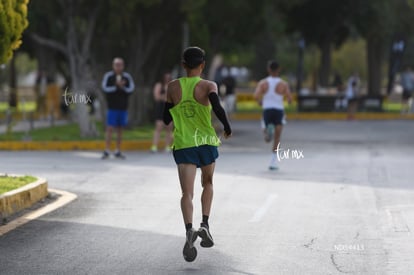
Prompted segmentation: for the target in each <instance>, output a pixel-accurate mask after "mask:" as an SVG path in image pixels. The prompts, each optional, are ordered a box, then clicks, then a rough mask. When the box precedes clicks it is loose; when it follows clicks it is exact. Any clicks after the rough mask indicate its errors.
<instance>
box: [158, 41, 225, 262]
mask: <svg viewBox="0 0 414 275" xmlns="http://www.w3.org/2000/svg"><path fill="white" fill-rule="evenodd" d="M182 65H183V67H184V69H185V71H186V74H187V77H182V78H179V79H176V80H173V81H171V82H170V83H169V84H168V88H167V102H166V103H165V108H164V123H165V124H167V125H168V124H169V123H170V122H171V121H174V127H175V128H174V144H173V155H174V159H175V162H176V163H177V167H178V177H179V179H180V185H181V190H182V197H181V211H182V214H183V218H184V224H185V229H186V242H185V245H184V249H183V256H184V259H185V260H186V261H188V262H191V261H194V260H195V258H196V257H197V250H196V248H195V247H194V242H195V241H196V239H197V237H198V236H200V237H201V239H202V241H201V243H200V245H201V246H202V247H212V246H213V245H214V241H213V238H212V237H211V234H210V231H209V224H208V218H209V216H210V209H211V203H212V200H213V173H214V165H215V160H216V159H217V157H218V150H217V146H219V144H220V140H219V138H218V137H217V134H216V132H215V130H214V128H213V127H212V125H211V109H212V108H213V111H214V113H215V114H216V116H217V118H218V119H219V120H220V121H221V123H222V124H223V126H224V137H225V138H228V137H230V136H231V133H232V132H231V128H230V124H229V122H228V120H227V116H226V112H225V111H224V109H223V108H222V107H221V105H220V100H219V97H218V93H217V85H216V83H214V82H212V81H208V80H204V79H202V78H201V77H200V76H201V73H202V71H203V69H204V66H205V53H204V50H202V49H200V48H198V47H189V48H187V49H185V50H184V52H183V56H182ZM197 168H201V173H202V174H201V184H202V187H203V192H202V195H201V206H202V214H203V219H202V223H201V225H200V229H199V230H198V231H196V230H194V229H193V202H192V200H193V192H194V180H195V176H196V172H197Z"/></svg>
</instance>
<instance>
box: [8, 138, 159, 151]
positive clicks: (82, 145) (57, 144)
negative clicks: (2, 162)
mask: <svg viewBox="0 0 414 275" xmlns="http://www.w3.org/2000/svg"><path fill="white" fill-rule="evenodd" d="M151 145H152V141H150V140H141V141H133V140H124V141H123V142H122V150H125V151H132V150H140V151H147V150H148V151H149V150H150V148H151ZM161 145H162V144H161ZM104 148H105V142H104V141H3V142H0V150H8V151H20V150H22V151H27V150H29V151H30V150H40V151H41V150H44V151H49V150H51V151H73V150H96V151H103V149H104Z"/></svg>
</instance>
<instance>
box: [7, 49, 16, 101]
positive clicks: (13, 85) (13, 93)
mask: <svg viewBox="0 0 414 275" xmlns="http://www.w3.org/2000/svg"><path fill="white" fill-rule="evenodd" d="M16 75H17V73H16V55H15V54H14V55H13V57H12V58H11V60H10V82H9V86H10V95H9V106H10V107H12V108H15V107H17V78H16Z"/></svg>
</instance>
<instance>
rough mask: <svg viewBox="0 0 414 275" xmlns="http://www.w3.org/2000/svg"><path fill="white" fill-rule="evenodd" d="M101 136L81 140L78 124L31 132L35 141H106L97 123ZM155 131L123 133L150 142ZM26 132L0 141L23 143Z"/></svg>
mask: <svg viewBox="0 0 414 275" xmlns="http://www.w3.org/2000/svg"><path fill="white" fill-rule="evenodd" d="M97 128H98V132H99V135H98V136H97V137H85V138H81V135H80V130H79V127H78V125H77V124H75V123H73V124H67V125H59V126H53V127H48V128H39V129H34V130H33V131H30V132H29V136H30V138H31V140H33V141H77V140H104V127H103V124H102V123H100V122H99V123H97ZM153 131H154V126H153V125H146V126H142V127H136V128H132V129H126V130H125V131H124V133H123V139H124V140H149V139H151V138H152V135H153ZM26 135H27V134H26V132H24V131H23V132H12V133H10V135H0V141H21V140H23V139H24V138H26V137H27V136H26Z"/></svg>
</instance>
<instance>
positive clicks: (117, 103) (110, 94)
mask: <svg viewBox="0 0 414 275" xmlns="http://www.w3.org/2000/svg"><path fill="white" fill-rule="evenodd" d="M134 89H135V84H134V81H133V79H132V77H131V75H130V74H129V73H127V72H124V60H123V59H122V58H119V57H116V58H114V60H113V62H112V71H109V72H107V73H106V74H105V75H104V77H103V80H102V90H103V91H104V93H105V95H106V102H107V105H108V111H107V116H106V149H105V151H104V152H103V155H102V159H107V158H108V157H109V152H110V148H111V141H112V132H113V131H114V130H115V131H116V133H117V140H116V152H115V154H114V155H115V157H116V158H120V159H125V156H124V155H123V154H122V153H121V142H122V130H123V128H124V127H125V126H126V125H127V122H128V111H127V110H128V99H129V96H130V95H131V94H132V92H133V91H134Z"/></svg>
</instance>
